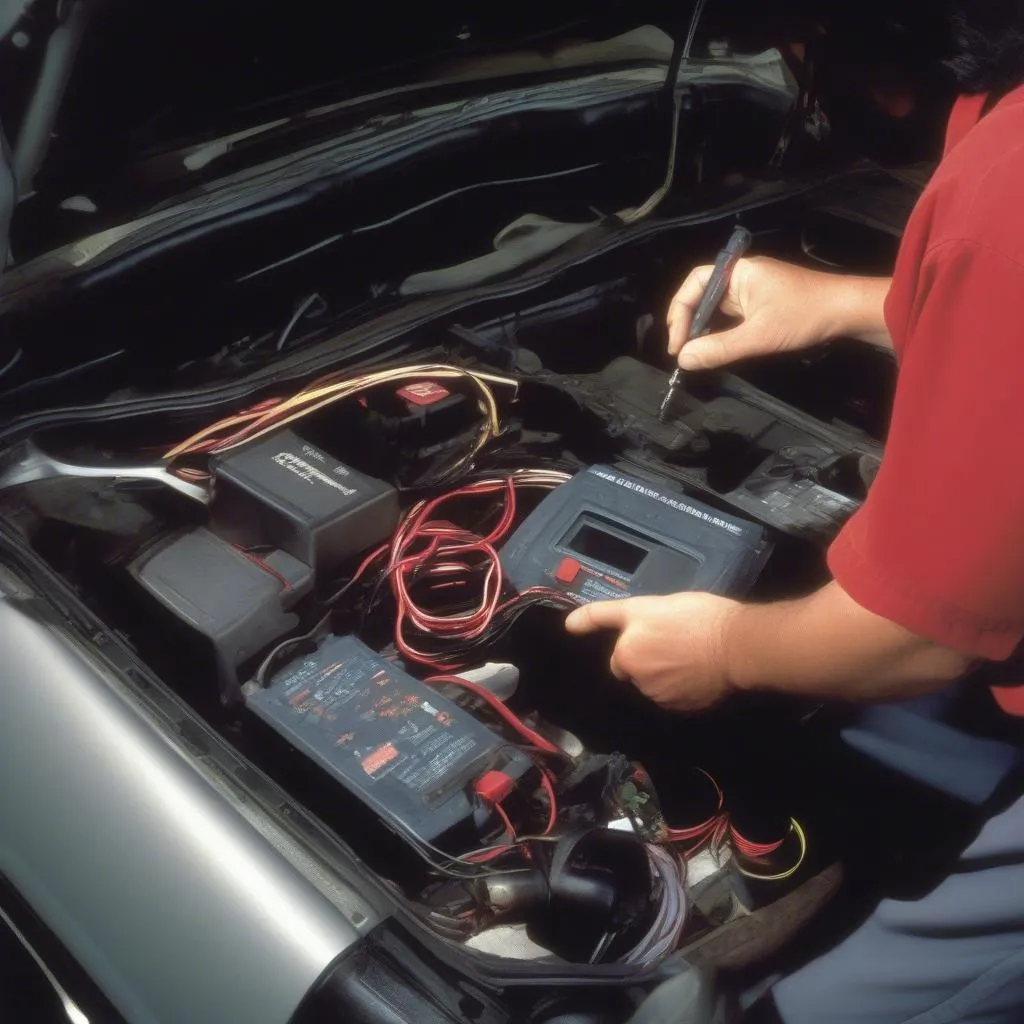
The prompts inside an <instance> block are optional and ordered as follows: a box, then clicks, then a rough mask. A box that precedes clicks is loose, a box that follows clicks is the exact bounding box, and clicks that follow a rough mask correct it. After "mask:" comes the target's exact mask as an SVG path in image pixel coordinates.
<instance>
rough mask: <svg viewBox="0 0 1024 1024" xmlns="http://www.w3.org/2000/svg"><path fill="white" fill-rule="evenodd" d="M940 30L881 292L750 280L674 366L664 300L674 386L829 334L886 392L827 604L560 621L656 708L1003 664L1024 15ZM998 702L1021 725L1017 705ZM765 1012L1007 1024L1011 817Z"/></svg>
mask: <svg viewBox="0 0 1024 1024" xmlns="http://www.w3.org/2000/svg"><path fill="white" fill-rule="evenodd" d="M955 26H956V29H957V32H956V35H957V41H958V48H959V54H958V56H957V57H956V58H955V59H954V60H953V61H952V62H951V66H952V68H953V70H954V72H955V73H956V75H957V78H958V81H959V83H960V86H961V91H962V95H961V97H960V98H959V99H958V101H957V103H956V105H955V106H954V109H953V112H952V114H951V117H950V121H949V125H948V129H947V137H946V146H945V153H944V156H943V160H942V162H941V164H940V165H939V168H938V170H937V171H936V173H935V175H934V176H933V178H932V180H931V182H930V183H929V185H928V187H927V188H926V189H925V191H924V193H923V194H922V196H921V198H920V200H919V202H918V204H917V207H916V209H915V210H914V213H913V215H912V217H911V219H910V221H909V223H908V225H907V228H906V231H905V234H904V237H903V240H902V243H901V246H900V250H899V255H898V258H897V261H896V266H895V269H894V274H893V277H892V279H891V280H878V279H868V278H854V277H848V276H847V277H842V276H836V275H829V274H823V273H820V272H816V271H811V270H807V269H803V268H798V267H796V266H790V265H787V264H785V263H781V262H778V261H775V260H772V259H767V258H752V259H746V260H744V261H741V262H740V263H739V264H738V265H737V267H736V270H735V273H734V276H733V279H732V283H731V287H730V290H729V292H728V294H727V296H726V298H725V299H724V301H723V305H722V309H723V311H724V312H725V313H727V314H730V315H731V316H733V317H736V318H739V321H740V322H739V324H738V325H737V326H735V327H733V328H732V329H729V330H725V331H722V332H720V333H717V334H712V335H709V336H706V337H704V338H701V339H698V340H694V341H690V342H687V343H685V344H684V339H685V338H686V337H687V333H688V328H689V324H690V321H691V318H692V315H693V312H694V309H695V307H696V305H697V302H698V300H699V297H700V294H701V291H702V288H703V285H704V283H705V281H706V279H707V276H708V274H709V272H710V268H709V267H699V268H697V269H696V270H694V271H693V272H692V273H691V274H690V276H689V277H688V278H687V279H686V281H685V282H684V283H683V285H682V287H681V288H680V290H679V292H678V294H677V295H676V296H675V298H674V300H673V302H672V305H671V309H670V312H669V315H668V322H669V333H670V341H669V349H670V351H671V352H672V353H673V354H677V355H678V361H679V365H680V366H681V367H682V368H683V369H684V370H696V369H709V368H713V367H719V366H722V365H725V364H727V363H729V362H732V361H733V360H737V359H742V358H747V357H751V356H757V355H764V354H768V353H777V352H792V351H795V350H798V349H802V348H806V347H808V346H811V345H814V344H816V343H818V342H823V341H826V340H829V339H833V338H838V337H841V336H842V337H856V338H861V339H864V340H866V341H868V342H871V343H875V344H883V345H891V346H892V348H893V349H894V350H895V352H896V356H897V360H898V365H899V376H898V383H897V389H896V396H895V401H894V407H893V413H892V420H891V425H890V432H889V437H888V442H887V446H886V452H885V458H884V460H883V464H882V467H881V469H880V471H879V473H878V476H877V478H876V479H875V481H874V483H873V484H872V486H871V489H870V492H869V495H868V497H867V499H866V501H865V503H864V505H863V506H862V508H861V509H860V510H859V511H858V512H857V513H856V514H855V515H854V516H853V517H852V518H851V519H850V521H849V522H848V523H847V525H846V526H845V528H844V529H843V530H842V532H841V533H840V535H839V537H838V538H837V539H836V541H835V542H834V544H833V545H832V547H831V549H830V551H829V553H828V566H829V569H830V572H831V575H832V577H833V578H832V580H831V582H829V583H828V584H827V585H826V586H824V587H823V588H822V589H820V590H818V591H817V592H816V593H813V594H811V595H809V596H807V597H804V598H802V599H799V600H794V601H787V602H778V603H768V604H761V605H753V604H741V603H737V602H735V601H731V600H728V599H724V598H721V597H716V596H711V595H708V594H693V593H686V594H677V595H673V596H670V597H665V598H648V597H641V598H634V599H629V600H624V601H613V602H605V603H597V604H591V605H589V606H586V607H583V608H580V609H578V610H577V611H575V612H573V613H572V615H571V616H569V618H568V620H567V628H568V629H569V631H570V632H572V633H574V634H585V633H590V632H594V631H597V630H615V631H617V632H618V637H617V643H616V646H615V649H614V654H613V657H612V663H611V667H612V671H613V672H614V674H615V675H616V676H617V677H618V678H620V679H622V680H631V681H632V682H633V683H634V684H635V685H636V686H637V687H638V688H639V690H640V691H641V692H642V693H644V694H645V695H646V696H647V697H649V698H650V699H651V700H653V701H655V702H657V703H658V704H660V705H662V706H664V707H666V708H670V709H675V710H678V711H684V712H695V711H700V710H701V709H705V708H708V707H710V706H711V705H713V704H715V703H716V702H718V701H720V700H722V699H723V698H724V697H726V696H727V695H729V694H730V693H732V692H736V691H749V690H762V691H764V690H768V691H777V692H782V693H786V694H791V695H802V696H806V697H808V698H813V699H815V700H822V699H824V700H835V701H847V702H889V701H897V700H906V699H907V698H913V697H915V696H919V695H922V694H928V693H933V692H936V691H941V690H943V689H945V688H947V687H950V686H951V685H952V684H953V682H954V681H956V680H959V679H961V678H962V677H964V676H966V675H967V674H968V673H969V672H970V671H971V670H972V669H974V668H975V667H977V666H978V665H979V664H982V663H989V664H990V665H991V664H992V663H1001V664H1002V665H1003V667H1004V669H1006V668H1007V666H1011V665H1012V664H1013V661H1014V655H1015V654H1016V653H1017V649H1018V646H1019V645H1020V644H1021V641H1022V638H1024V473H1022V472H1021V471H1020V468H1019V461H1020V458H1021V454H1020V453H1021V443H1022V442H1024V3H1022V2H1020V0H1002V2H999V0H989V2H981V0H979V2H973V3H970V4H964V5H963V10H962V13H960V14H958V15H957V16H956V18H955ZM967 496H969V500H966V499H967ZM1005 676H1007V677H1008V678H1012V674H1011V673H1010V672H1009V671H1006V672H1005ZM1021 677H1024V673H1022V676H1021ZM1004 681H1005V680H1004ZM978 685H980V684H978ZM992 692H993V694H994V696H995V699H996V700H997V701H998V703H999V704H1000V706H1001V707H1002V709H1003V711H1004V712H1007V713H1009V714H1010V715H1013V714H1017V715H1024V687H1020V688H1016V689H1015V688H1013V687H1012V686H1010V685H1004V686H1000V687H996V688H994V689H993V691H992ZM1018 793H1019V791H1018ZM771 1002H772V1003H773V1004H774V1005H771V1003H762V1004H759V1006H758V1007H755V1011H754V1013H752V1014H751V1015H750V1016H751V1019H757V1020H765V1021H767V1020H773V1019H775V1020H778V1019H781V1020H782V1021H784V1022H785V1024H823V1022H831V1024H847V1022H848V1024H862V1022H867V1021H871V1022H872V1024H887V1022H893V1024H895V1022H910V1021H913V1022H914V1024H943V1022H950V1024H952V1022H978V1024H980V1022H982V1021H984V1022H986V1024H989V1022H1004V1021H1005V1022H1009V1021H1024V799H1017V800H1016V802H1012V801H1010V806H1009V807H1008V809H1005V810H1002V811H1000V812H998V813H995V814H994V815H993V816H990V817H989V818H988V820H987V821H986V822H985V823H984V825H983V826H982V828H981V830H980V832H979V833H978V835H977V837H976V839H975V840H974V841H973V843H971V845H969V846H968V847H967V848H966V849H965V850H964V851H963V853H962V854H961V856H960V859H959V862H958V863H957V864H956V867H955V869H954V870H953V871H952V872H951V873H949V874H948V875H947V876H946V877H945V878H944V879H943V880H942V881H941V882H940V883H939V884H938V885H937V886H936V887H935V888H934V889H933V890H932V891H931V892H930V893H928V894H927V895H926V896H924V898H921V899H918V900H905V901H903V900H892V899H886V900H883V901H882V902H881V904H879V906H878V907H877V909H876V910H875V912H874V913H873V915H872V916H871V917H870V918H869V919H868V920H867V921H866V922H865V923H864V924H863V925H862V926H861V927H860V928H859V929H858V930H856V931H855V932H854V933H853V934H852V935H851V936H850V937H849V938H847V939H845V940H844V941H843V942H841V943H840V944H839V945H838V946H837V947H836V948H834V949H833V950H831V951H830V952H828V953H826V954H825V955H824V956H822V957H820V958H818V959H816V960H814V961H812V962H811V963H810V964H808V965H806V966H804V967H803V968H801V969H800V970H798V971H796V972H795V973H794V974H791V975H790V976H789V977H787V978H785V979H783V980H782V981H781V982H779V983H777V984H776V986H775V987H774V991H773V993H772V1001H771Z"/></svg>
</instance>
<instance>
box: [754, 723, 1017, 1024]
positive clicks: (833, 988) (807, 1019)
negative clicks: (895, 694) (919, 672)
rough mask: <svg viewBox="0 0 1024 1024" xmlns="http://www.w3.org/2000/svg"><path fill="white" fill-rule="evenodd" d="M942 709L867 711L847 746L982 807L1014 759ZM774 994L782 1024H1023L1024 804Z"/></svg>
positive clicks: (995, 820)
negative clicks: (953, 723) (927, 883)
mask: <svg viewBox="0 0 1024 1024" xmlns="http://www.w3.org/2000/svg"><path fill="white" fill-rule="evenodd" d="M941 712H942V709H941V708H938V709H937V708H936V707H935V706H934V705H932V706H928V705H924V706H923V711H922V708H916V707H913V706H911V705H904V706H901V707H897V708H889V709H879V710H875V711H871V712H869V713H867V721H866V722H865V723H861V725H859V726H858V727H857V728H855V729H854V730H852V731H851V732H850V733H849V735H848V736H847V739H848V740H849V741H850V742H852V743H853V745H854V746H857V747H859V748H860V749H861V750H862V751H864V752H873V753H875V754H877V755H879V756H880V759H882V760H888V761H889V763H890V765H891V766H892V767H895V768H897V769H899V768H900V767H901V766H902V767H906V768H908V769H909V770H908V773H909V774H917V775H919V776H923V777H922V781H925V782H927V783H929V784H930V785H933V786H936V787H938V788H944V789H945V790H946V791H947V792H951V793H954V794H955V795H957V796H959V797H961V798H964V799H968V800H971V799H975V800H978V801H979V802H980V801H982V800H984V798H985V795H986V793H990V792H991V791H992V790H993V789H994V788H995V785H996V784H997V783H998V782H999V781H1001V779H1002V778H1003V777H1005V776H1006V775H1007V774H1008V772H1009V771H1010V769H1011V768H1013V767H1014V764H1013V762H1014V761H1015V760H1019V753H1020V752H1019V750H1014V749H1012V748H1010V747H1006V746H1001V745H999V744H993V743H991V742H990V741H988V740H978V741H976V740H975V739H974V738H973V737H965V736H964V735H963V734H961V733H958V732H957V731H956V729H955V728H953V729H951V728H950V727H949V726H948V725H947V724H944V723H943V722H942V717H943V716H942V713H941ZM908 715H909V716H910V717H909V718H907V717H906V716H908ZM901 720H902V725H901V724H900V723H901ZM894 723H895V724H894ZM922 723H924V724H922ZM933 725H934V728H933ZM901 735H903V736H904V737H905V738H906V739H907V742H906V744H905V745H904V749H902V751H900V749H899V748H900V743H899V736H901ZM901 762H902V765H901ZM773 996H774V1000H775V1006H776V1009H777V1011H778V1014H779V1016H780V1017H781V1018H782V1020H783V1021H784V1024H869V1022H870V1024H1016V1022H1024V797H1021V798H1019V799H1017V800H1016V802H1015V803H1012V804H1011V805H1010V806H1009V807H1008V808H1007V809H1006V810H1004V811H1001V812H1000V813H998V814H996V815H995V816H994V817H991V818H989V819H988V821H987V822H986V823H985V824H984V825H983V827H982V829H981V832H980V833H979V834H978V836H977V838H976V839H975V840H974V841H973V842H972V843H971V845H970V846H969V847H968V848H967V849H966V850H964V852H963V853H962V854H961V856H960V858H959V860H958V862H957V863H956V865H955V867H954V869H953V870H952V872H951V873H950V874H949V875H948V876H946V877H945V879H944V880H943V881H942V882H941V883H939V885H938V886H937V887H936V888H934V889H933V890H932V891H931V892H929V893H928V895H926V896H924V897H923V898H921V899H916V900H908V901H901V900H892V899H887V900H884V901H882V902H881V903H880V904H879V906H878V907H877V909H876V910H875V912H874V913H873V914H872V916H871V917H870V918H869V919H868V920H867V921H866V922H865V923H864V924H863V925H862V926H861V927H860V928H859V929H858V930H857V931H855V932H854V933H853V934H852V935H851V936H850V937H849V938H847V939H846V940H845V941H844V942H842V943H840V944H839V945H838V946H837V947H836V948H834V949H833V950H831V951H830V952H829V953H827V954H825V955H824V956H822V957H820V958H818V959H817V960H814V961H812V962H811V963H810V964H808V965H807V966H805V967H804V968H802V969H801V970H798V971H797V972H796V973H794V974H792V975H790V976H788V977H787V978H785V979H783V980H782V981H780V982H779V983H777V984H776V986H775V987H774V989H773Z"/></svg>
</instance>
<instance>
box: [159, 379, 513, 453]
mask: <svg viewBox="0 0 1024 1024" xmlns="http://www.w3.org/2000/svg"><path fill="white" fill-rule="evenodd" d="M409 379H415V380H424V379H426V380H452V379H465V380H469V381H470V382H471V383H472V384H473V385H474V386H475V387H476V389H477V390H478V391H479V393H480V395H479V401H478V407H479V409H480V412H481V413H482V414H483V415H484V427H483V429H482V430H481V433H480V436H479V438H478V439H477V441H476V443H475V444H474V446H473V450H472V451H471V452H470V453H469V455H468V456H467V458H472V457H473V456H474V455H476V453H477V452H478V451H479V450H480V449H481V448H482V447H483V446H484V445H485V444H486V443H487V442H488V441H489V440H490V439H491V438H493V437H496V436H497V435H498V433H499V432H500V430H501V421H500V415H499V411H498V403H497V401H496V400H495V398H494V394H493V392H492V391H491V389H490V387H488V385H489V384H501V385H505V386H508V387H511V388H513V389H514V390H513V400H514V399H515V398H516V397H517V394H518V382H517V381H515V380H513V379H511V378H508V377H500V376H498V375H496V374H490V373H481V372H477V371H471V370H465V369H462V368H461V367H456V366H448V365H446V364H444V363H425V364H422V365H415V366H401V367H396V368H394V369H392V370H380V371H378V372H376V373H370V374H364V375H362V376H359V377H354V378H351V379H349V380H342V381H337V382H334V383H331V384H319V385H318V384H316V383H315V382H314V383H313V384H312V385H309V386H308V387H307V388H306V389H304V390H302V391H299V392H298V393H296V394H294V395H291V396H289V397H288V398H285V399H283V400H282V401H280V402H278V403H277V404H276V405H274V406H271V407H270V408H269V409H266V410H262V411H256V412H248V413H246V412H242V413H236V414H235V415H233V416H228V417H226V418H225V419H223V420H219V421H218V422H217V423H214V424H211V425H210V426H208V427H204V428H203V429H202V430H200V431H199V432H197V433H195V434H193V435H192V436H191V437H189V438H188V439H187V440H185V441H182V443H181V444H179V445H177V446H176V447H174V448H172V449H171V450H170V451H169V452H168V453H167V454H166V455H165V456H164V459H165V460H166V461H168V462H169V461H171V460H173V459H175V458H177V457H178V456H179V455H183V454H185V453H186V452H188V451H191V450H193V449H194V448H195V446H196V445H198V444H200V443H202V442H204V441H206V440H208V439H209V438H210V437H212V436H214V435H216V434H217V433H219V432H221V431H223V430H225V429H227V428H228V427H234V426H239V425H240V424H242V423H251V422H253V421H255V422H257V423H258V422H259V421H260V420H263V419H266V420H267V421H268V422H267V425H266V426H265V427H261V428H260V429H258V430H256V431H255V432H254V433H252V434H249V435H247V436H246V437H244V438H240V439H239V440H238V441H236V442H234V443H229V441H230V438H228V439H225V440H224V441H221V442H220V444H222V445H224V447H218V448H217V450H218V451H228V450H230V449H231V448H234V447H236V446H237V445H241V444H247V443H248V442H250V441H254V440H256V439H257V438H259V437H263V436H264V435H265V434H268V433H270V432H271V431H274V430H278V429H279V428H280V427H283V426H285V425H286V424H288V423H293V422H294V421H295V420H298V419H301V418H303V417H305V416H308V415H309V414H310V413H313V412H316V411H317V410H318V409H322V408H323V407H324V406H327V405H330V404H332V403H334V402H337V401H340V400H342V399H344V398H350V397H352V396H353V395H357V394H359V393H361V392H363V391H366V390H367V389H369V388H372V387H376V386H378V385H380V384H386V383H390V382H396V381H404V380H409ZM282 413H286V414H287V415H284V416H282Z"/></svg>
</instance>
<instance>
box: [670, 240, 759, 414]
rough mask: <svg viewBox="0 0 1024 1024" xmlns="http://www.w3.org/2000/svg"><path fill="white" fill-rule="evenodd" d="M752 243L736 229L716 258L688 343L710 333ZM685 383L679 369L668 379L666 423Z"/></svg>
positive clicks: (694, 318) (691, 326)
mask: <svg viewBox="0 0 1024 1024" xmlns="http://www.w3.org/2000/svg"><path fill="white" fill-rule="evenodd" d="M750 242H751V235H750V232H749V231H748V230H747V229H746V228H744V227H740V226H739V225H737V226H736V227H735V228H734V229H733V232H732V236H731V237H730V239H729V241H728V242H726V243H725V248H724V249H722V251H721V252H720V253H719V254H718V255H717V256H716V257H715V266H714V268H713V269H712V271H711V276H710V277H709V278H708V283H707V286H706V287H705V288H704V294H703V295H702V296H701V298H700V303H699V304H698V306H697V311H696V312H695V313H694V314H693V322H692V323H691V324H690V334H689V337H688V338H687V340H688V341H692V340H693V339H694V338H699V337H700V336H701V335H702V334H706V333H707V329H708V321H709V320H710V319H711V314H712V313H714V311H715V310H716V309H718V307H719V305H721V302H722V299H723V298H725V293H726V290H727V289H728V287H729V280H730V278H731V277H732V271H733V267H735V266H736V262H737V261H738V260H739V259H740V257H741V256H743V255H744V254H745V253H746V251H747V250H748V249H749V248H750ZM682 383H683V371H682V370H680V369H679V367H676V369H675V370H674V371H673V373H672V376H671V377H669V379H668V391H666V392H665V398H664V399H663V400H662V403H661V408H660V409H659V410H658V419H659V420H660V421H661V422H662V423H664V422H666V421H667V420H668V414H669V412H670V411H671V409H672V403H673V402H674V401H675V398H676V395H677V394H678V393H679V388H680V387H681V386H682Z"/></svg>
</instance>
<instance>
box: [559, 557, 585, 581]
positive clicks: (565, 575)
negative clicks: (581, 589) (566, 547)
mask: <svg viewBox="0 0 1024 1024" xmlns="http://www.w3.org/2000/svg"><path fill="white" fill-rule="evenodd" d="M582 568H583V566H581V565H580V563H579V562H577V561H576V559H575V558H563V559H562V561H561V562H560V563H559V566H558V568H557V569H556V570H555V579H556V580H558V582H559V583H572V581H573V580H574V579H576V577H577V576H579V574H580V569H582Z"/></svg>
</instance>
